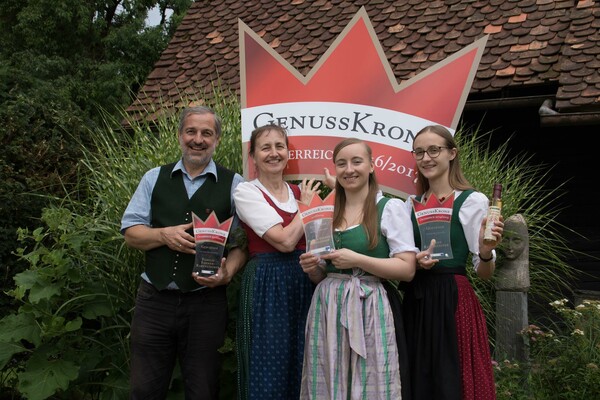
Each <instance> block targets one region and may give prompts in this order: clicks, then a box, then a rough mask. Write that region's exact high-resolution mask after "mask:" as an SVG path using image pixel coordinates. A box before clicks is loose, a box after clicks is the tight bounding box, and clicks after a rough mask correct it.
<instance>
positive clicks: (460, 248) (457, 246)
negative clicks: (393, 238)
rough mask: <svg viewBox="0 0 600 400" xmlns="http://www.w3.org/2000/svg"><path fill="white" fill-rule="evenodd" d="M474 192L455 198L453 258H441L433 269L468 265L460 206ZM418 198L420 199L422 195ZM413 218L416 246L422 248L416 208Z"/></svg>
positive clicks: (466, 245) (452, 234)
mask: <svg viewBox="0 0 600 400" xmlns="http://www.w3.org/2000/svg"><path fill="white" fill-rule="evenodd" d="M473 192H474V190H473V189H468V190H465V191H463V192H462V193H461V194H460V195H459V196H458V197H457V198H455V199H454V203H453V205H452V219H451V220H450V224H451V226H450V243H451V246H452V256H453V258H452V259H450V260H440V262H438V263H437V264H435V266H434V267H433V268H432V270H433V269H436V270H437V269H440V268H444V267H450V268H457V267H458V268H460V267H464V266H465V265H466V263H467V258H468V256H469V244H468V243H467V238H466V237H465V231H464V230H463V227H462V224H461V223H460V218H459V215H458V214H459V211H460V208H461V207H462V205H463V203H464V202H465V200H466V199H467V197H469V195H470V194H471V193H473ZM418 199H419V200H420V197H419V198H418ZM411 219H412V222H413V231H414V235H415V246H417V247H418V248H419V249H420V248H421V233H420V232H419V225H418V224H417V219H416V218H415V213H414V210H413V212H412V213H411Z"/></svg>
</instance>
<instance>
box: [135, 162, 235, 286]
mask: <svg viewBox="0 0 600 400" xmlns="http://www.w3.org/2000/svg"><path fill="white" fill-rule="evenodd" d="M174 166H175V163H172V164H168V165H164V166H162V167H161V169H160V173H159V175H158V179H157V181H156V185H155V186H154V190H153V191H152V199H151V202H150V210H151V212H150V221H151V222H150V223H151V226H152V227H153V228H162V227H165V226H174V225H181V224H187V223H190V222H192V211H193V212H194V213H195V214H196V215H197V216H198V217H199V218H201V219H203V220H204V219H206V217H208V215H209V214H210V213H211V212H212V211H214V212H215V214H216V215H217V217H218V218H219V221H224V220H226V219H227V218H229V217H231V215H232V214H231V211H232V210H231V184H232V182H233V177H234V173H233V172H232V171H229V170H228V169H225V168H223V167H221V166H219V165H217V176H218V179H219V181H218V182H217V181H216V179H215V177H214V175H212V174H208V175H207V177H206V180H205V181H204V183H203V184H202V186H201V187H200V188H199V189H198V190H197V191H196V193H194V195H193V196H192V198H190V199H188V195H187V192H186V190H185V185H184V183H183V171H181V170H179V171H175V172H173V173H172V174H171V172H172V171H173V167H174ZM188 233H190V234H191V235H193V229H190V230H189V231H188ZM194 261H195V255H193V254H185V253H181V252H178V251H173V250H171V249H170V248H169V247H168V246H160V247H157V248H154V249H152V250H149V251H147V252H146V274H147V275H148V277H149V278H150V281H151V282H152V284H153V285H154V286H155V287H156V288H157V289H158V290H163V289H165V288H166V287H167V285H168V284H169V283H170V282H172V281H175V283H176V284H177V286H178V287H179V289H180V290H181V291H182V292H187V291H190V290H193V289H197V288H199V287H200V285H198V284H197V283H196V281H194V279H193V278H192V268H193V267H194Z"/></svg>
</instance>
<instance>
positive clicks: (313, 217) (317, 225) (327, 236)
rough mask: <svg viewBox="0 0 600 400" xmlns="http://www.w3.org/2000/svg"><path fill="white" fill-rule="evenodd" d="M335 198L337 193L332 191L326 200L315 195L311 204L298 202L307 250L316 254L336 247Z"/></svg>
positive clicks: (328, 251) (330, 250)
mask: <svg viewBox="0 0 600 400" xmlns="http://www.w3.org/2000/svg"><path fill="white" fill-rule="evenodd" d="M334 200H335V194H334V192H331V193H329V195H328V196H327V197H326V198H325V200H321V198H320V197H319V196H318V195H315V196H314V197H313V198H312V200H311V202H310V204H304V203H302V202H298V209H299V211H300V216H301V217H302V226H303V227H304V236H305V237H306V251H307V252H309V253H312V254H314V255H316V256H319V255H322V254H327V253H331V252H332V251H333V250H334V249H335V245H334V243H333V232H332V223H333V202H334Z"/></svg>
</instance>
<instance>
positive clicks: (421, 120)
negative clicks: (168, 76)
mask: <svg viewBox="0 0 600 400" xmlns="http://www.w3.org/2000/svg"><path fill="white" fill-rule="evenodd" d="M238 25H239V33H240V36H239V38H240V84H241V103H242V143H243V146H244V147H243V148H244V149H246V151H244V152H243V157H244V160H243V161H244V163H243V164H244V176H245V177H246V178H247V179H253V178H255V177H256V174H257V170H256V168H255V166H254V161H253V159H252V158H251V157H248V154H247V149H248V148H249V140H250V134H251V132H252V130H254V129H255V128H257V127H259V126H263V125H266V124H278V125H281V126H283V127H285V128H286V129H287V131H288V136H289V145H288V150H289V160H288V164H287V168H286V169H285V171H284V178H285V179H302V178H317V179H321V178H322V175H323V170H324V168H328V167H331V162H332V160H331V158H332V155H333V152H332V150H333V148H334V147H335V146H336V144H338V143H339V142H340V140H342V139H344V138H346V137H357V138H360V139H362V140H364V141H365V142H367V144H368V145H369V146H370V148H371V150H372V154H373V163H374V167H375V170H376V174H377V180H378V182H379V185H380V188H381V190H383V191H385V192H388V193H392V194H394V195H397V196H400V197H403V198H406V197H407V196H408V195H410V194H416V190H417V188H416V185H415V183H414V180H415V175H416V164H415V160H414V158H413V157H412V155H411V153H410V151H411V150H412V140H413V139H414V135H416V133H417V132H418V131H419V130H421V129H422V128H424V127H425V126H427V125H432V124H439V125H443V126H445V127H447V128H449V129H450V130H451V131H453V130H455V129H456V127H457V125H458V122H459V119H460V116H461V114H462V110H463V107H464V104H465V102H466V100H467V96H468V94H469V90H470V87H471V84H472V82H473V79H474V78H475V73H476V72H477V67H478V65H479V60H480V59H481V56H482V55H483V51H484V49H485V44H486V42H487V36H484V37H482V38H480V39H478V40H477V41H475V42H474V43H473V44H471V45H470V46H467V47H465V48H464V49H462V50H460V51H458V52H457V53H455V54H453V55H451V56H449V57H448V58H446V59H445V60H443V61H441V62H439V63H437V64H435V65H433V66H431V67H430V68H428V69H427V70H425V71H423V72H421V73H419V74H418V75H416V76H414V77H413V78H411V79H409V80H407V81H404V82H402V83H401V84H399V83H398V81H397V79H396V77H395V75H394V73H393V71H392V69H391V67H390V65H389V62H388V60H387V58H386V55H385V52H384V50H383V48H382V47H381V44H380V43H379V41H378V39H377V35H376V33H375V30H374V29H373V26H372V24H371V22H370V21H369V17H368V15H367V12H366V10H365V8H364V7H361V9H360V10H359V11H358V13H357V14H356V15H355V16H354V17H353V18H352V20H351V21H350V23H349V24H348V26H347V27H346V28H345V29H344V30H343V31H342V33H341V34H340V35H339V36H338V37H337V38H336V39H335V40H334V42H333V43H332V45H331V46H330V47H329V48H328V49H327V51H326V52H325V54H324V55H323V56H322V58H321V59H320V60H319V61H318V62H317V63H316V64H315V65H314V67H313V68H312V69H311V70H310V72H309V73H308V74H307V75H306V76H303V75H302V74H300V73H299V72H298V70H296V69H295V68H294V67H293V66H292V65H291V64H290V63H289V62H287V61H286V60H285V59H284V58H283V57H281V55H279V54H278V53H277V52H276V51H275V50H274V49H273V48H271V46H269V45H268V44H267V43H266V42H265V41H264V40H263V39H262V38H261V37H260V36H259V35H258V34H256V33H255V32H253V31H252V30H251V29H249V28H248V26H246V25H245V24H244V23H243V22H242V21H241V20H240V21H239V24H238Z"/></svg>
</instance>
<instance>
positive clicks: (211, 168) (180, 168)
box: [171, 158, 219, 182]
mask: <svg viewBox="0 0 600 400" xmlns="http://www.w3.org/2000/svg"><path fill="white" fill-rule="evenodd" d="M176 172H181V173H183V174H185V175H186V176H187V177H188V178H189V179H190V180H192V178H191V177H190V175H189V174H188V172H187V170H186V169H185V165H183V160H181V159H179V161H177V164H175V166H174V167H173V170H172V171H171V177H173V175H174V174H175V173H176ZM208 174H211V175H212V176H214V178H215V182H218V181H219V177H218V176H217V164H216V163H215V161H214V160H213V159H212V158H211V159H210V161H209V162H208V165H207V166H206V167H204V171H202V173H201V174H200V175H198V176H197V177H196V178H200V177H202V176H206V175H208ZM196 178H194V179H196Z"/></svg>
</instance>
